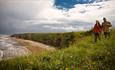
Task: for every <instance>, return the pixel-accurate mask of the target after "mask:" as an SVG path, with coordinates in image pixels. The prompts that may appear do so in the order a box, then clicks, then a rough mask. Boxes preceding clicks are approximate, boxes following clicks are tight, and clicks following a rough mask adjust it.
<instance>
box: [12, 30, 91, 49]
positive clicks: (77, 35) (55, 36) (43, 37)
mask: <svg viewBox="0 0 115 70" xmlns="http://www.w3.org/2000/svg"><path fill="white" fill-rule="evenodd" d="M88 34H90V31H89V32H68V33H25V34H14V35H12V37H17V38H22V39H27V40H33V41H37V42H41V43H44V44H47V45H51V46H55V47H57V48H63V47H69V46H70V45H72V44H73V43H75V42H76V41H77V40H78V39H81V38H82V37H84V36H86V35H88Z"/></svg>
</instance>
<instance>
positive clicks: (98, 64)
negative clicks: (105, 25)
mask: <svg viewBox="0 0 115 70" xmlns="http://www.w3.org/2000/svg"><path fill="white" fill-rule="evenodd" d="M26 35H29V34H28V33H27V34H26ZM26 35H22V34H21V35H19V34H18V35H15V37H18V38H24V39H28V38H25V37H27V36H26ZM35 35H36V34H35ZM35 35H32V34H31V37H29V39H31V40H35V41H38V39H40V40H39V41H40V42H43V41H47V40H48V43H50V45H53V46H56V47H64V48H62V49H59V50H57V51H54V52H48V51H46V52H43V53H41V54H39V55H34V54H32V55H28V56H24V57H18V58H14V59H10V60H4V61H0V70H115V30H113V31H112V33H111V37H110V38H107V39H105V38H104V37H103V36H102V39H101V41H98V42H96V43H94V42H93V36H92V34H91V33H90V32H78V33H74V32H72V33H69V34H68V33H62V34H60V35H59V34H56V33H53V34H47V35H45V36H44V34H41V35H38V34H37V36H35ZM34 37H35V38H34ZM44 37H46V38H48V39H45V38H44ZM68 37H69V38H68ZM60 38H61V40H59V41H58V39H60ZM44 39H45V40H44ZM66 40H68V41H66ZM50 41H51V42H53V41H55V42H59V44H60V43H61V44H60V45H57V44H56V45H55V42H53V43H51V42H50ZM43 43H45V42H43ZM68 43H69V44H68ZM46 44H47V43H46ZM66 46H67V47H66Z"/></svg>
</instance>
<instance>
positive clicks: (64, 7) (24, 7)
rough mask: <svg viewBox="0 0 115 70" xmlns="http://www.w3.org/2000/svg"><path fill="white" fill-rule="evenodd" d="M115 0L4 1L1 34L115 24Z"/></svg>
mask: <svg viewBox="0 0 115 70" xmlns="http://www.w3.org/2000/svg"><path fill="white" fill-rule="evenodd" d="M114 4H115V0H0V34H14V33H24V32H65V31H66V32H68V31H80V30H87V29H90V28H91V27H93V25H94V24H95V20H99V21H100V22H102V19H103V17H106V18H107V19H108V20H109V21H111V22H112V24H113V25H115V20H114V18H115V13H114V12H115V5H114Z"/></svg>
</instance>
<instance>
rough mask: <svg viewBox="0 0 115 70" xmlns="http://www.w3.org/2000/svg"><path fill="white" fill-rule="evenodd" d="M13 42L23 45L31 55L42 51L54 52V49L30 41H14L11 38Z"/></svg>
mask: <svg viewBox="0 0 115 70" xmlns="http://www.w3.org/2000/svg"><path fill="white" fill-rule="evenodd" d="M13 39H14V40H16V41H17V42H18V43H19V44H21V45H23V46H24V47H26V48H27V49H29V50H30V51H31V52H32V53H34V54H36V53H37V54H39V53H41V52H43V51H54V50H56V49H55V48H54V47H51V46H48V45H45V44H42V43H39V42H35V41H31V40H24V39H16V38H13Z"/></svg>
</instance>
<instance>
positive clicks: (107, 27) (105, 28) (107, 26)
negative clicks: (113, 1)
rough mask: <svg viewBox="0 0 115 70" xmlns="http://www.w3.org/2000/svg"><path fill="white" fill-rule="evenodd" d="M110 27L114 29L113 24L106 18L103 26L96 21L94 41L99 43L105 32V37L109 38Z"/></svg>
mask: <svg viewBox="0 0 115 70" xmlns="http://www.w3.org/2000/svg"><path fill="white" fill-rule="evenodd" d="M110 27H112V25H111V23H110V22H109V21H107V20H106V18H103V23H102V25H101V24H100V22H99V21H98V20H96V24H95V25H94V28H93V33H94V36H95V38H94V41H95V42H97V40H98V39H99V40H101V37H100V35H101V33H102V31H103V33H104V37H105V38H108V37H109V36H110Z"/></svg>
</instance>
